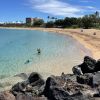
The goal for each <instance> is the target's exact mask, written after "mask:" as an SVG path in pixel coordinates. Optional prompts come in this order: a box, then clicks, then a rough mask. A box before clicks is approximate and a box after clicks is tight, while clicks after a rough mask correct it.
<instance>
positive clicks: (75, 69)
mask: <svg viewBox="0 0 100 100" xmlns="http://www.w3.org/2000/svg"><path fill="white" fill-rule="evenodd" d="M72 71H73V73H74V74H75V75H82V74H83V73H82V70H81V67H80V66H74V67H73V68H72Z"/></svg>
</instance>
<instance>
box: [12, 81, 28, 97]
mask: <svg viewBox="0 0 100 100" xmlns="http://www.w3.org/2000/svg"><path fill="white" fill-rule="evenodd" d="M26 87H27V84H26V82H21V83H17V84H15V85H14V86H13V87H12V89H11V92H12V93H13V94H14V95H15V96H16V95H17V93H19V92H22V93H24V92H25V91H26Z"/></svg>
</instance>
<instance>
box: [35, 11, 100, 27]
mask: <svg viewBox="0 0 100 100" xmlns="http://www.w3.org/2000/svg"><path fill="white" fill-rule="evenodd" d="M47 18H48V21H47V22H46V23H45V22H44V21H43V20H42V21H37V22H35V23H34V25H33V26H43V27H47V28H53V27H56V28H86V29H88V28H100V16H99V12H98V11H96V12H95V13H93V14H89V15H85V16H83V17H79V18H76V17H65V18H64V19H57V18H56V17H50V16H48V17H47Z"/></svg>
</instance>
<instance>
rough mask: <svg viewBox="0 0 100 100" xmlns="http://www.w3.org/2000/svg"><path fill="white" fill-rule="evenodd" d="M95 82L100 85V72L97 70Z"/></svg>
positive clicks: (94, 77) (94, 76)
mask: <svg viewBox="0 0 100 100" xmlns="http://www.w3.org/2000/svg"><path fill="white" fill-rule="evenodd" d="M93 84H94V86H95V85H96V86H99V85H100V72H96V73H95V74H94V75H93Z"/></svg>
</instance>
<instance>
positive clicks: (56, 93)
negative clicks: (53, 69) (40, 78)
mask: <svg viewBox="0 0 100 100" xmlns="http://www.w3.org/2000/svg"><path fill="white" fill-rule="evenodd" d="M43 93H44V95H45V96H46V97H47V98H48V99H50V100H67V99H66V98H67V96H69V94H68V93H67V92H66V91H65V90H64V89H63V88H62V87H60V86H59V85H58V84H57V82H56V80H55V79H54V78H53V77H49V78H48V79H47V81H46V86H45V89H44V92H43Z"/></svg>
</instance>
